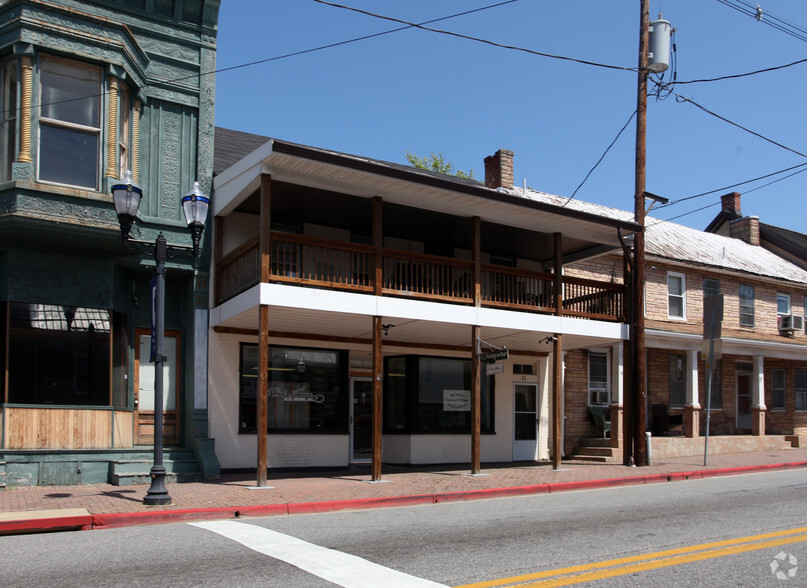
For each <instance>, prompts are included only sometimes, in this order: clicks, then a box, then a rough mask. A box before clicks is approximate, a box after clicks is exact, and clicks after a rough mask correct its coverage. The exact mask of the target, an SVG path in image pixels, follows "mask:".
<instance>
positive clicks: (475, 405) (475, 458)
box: [471, 325, 482, 474]
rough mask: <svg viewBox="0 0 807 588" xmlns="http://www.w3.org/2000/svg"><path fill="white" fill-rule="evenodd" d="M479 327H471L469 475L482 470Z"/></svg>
mask: <svg viewBox="0 0 807 588" xmlns="http://www.w3.org/2000/svg"><path fill="white" fill-rule="evenodd" d="M480 330H481V329H480V327H479V326H478V325H473V326H472V327H471V354H472V356H471V474H478V473H479V472H480V471H481V469H482V458H481V437H482V420H481V410H482V387H481V385H482V375H481V365H480V364H481V362H480V360H479V337H480Z"/></svg>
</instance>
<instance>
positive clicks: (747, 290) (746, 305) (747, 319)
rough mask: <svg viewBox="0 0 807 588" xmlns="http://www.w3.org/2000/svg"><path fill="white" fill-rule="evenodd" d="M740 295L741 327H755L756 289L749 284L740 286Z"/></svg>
mask: <svg viewBox="0 0 807 588" xmlns="http://www.w3.org/2000/svg"><path fill="white" fill-rule="evenodd" d="M738 293H739V296H740V326H741V327H753V326H754V287H753V286H749V285H748V284H740V286H739V289H738Z"/></svg>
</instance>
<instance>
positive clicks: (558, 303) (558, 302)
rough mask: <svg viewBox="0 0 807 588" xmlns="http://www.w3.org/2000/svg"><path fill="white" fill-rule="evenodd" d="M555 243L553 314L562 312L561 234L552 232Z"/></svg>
mask: <svg viewBox="0 0 807 588" xmlns="http://www.w3.org/2000/svg"><path fill="white" fill-rule="evenodd" d="M554 243H555V247H554V249H555V314H556V315H558V316H560V315H562V314H563V235H562V234H561V233H555V234H554Z"/></svg>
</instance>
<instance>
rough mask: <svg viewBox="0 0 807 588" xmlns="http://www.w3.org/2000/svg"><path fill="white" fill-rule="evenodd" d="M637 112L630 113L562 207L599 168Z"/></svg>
mask: <svg viewBox="0 0 807 588" xmlns="http://www.w3.org/2000/svg"><path fill="white" fill-rule="evenodd" d="M637 112H638V111H636V110H634V111H633V113H632V114H631V115H630V117H629V118H628V121H627V122H626V123H625V125H624V126H623V127H622V128H621V129H620V130H619V132H618V133H617V134H616V137H614V140H613V141H611V144H610V145H608V147H607V148H606V149H605V151H604V152H603V154H602V155H601V156H600V158H599V159H598V160H597V163H595V164H594V167H592V168H591V169H590V170H589V172H588V173H587V174H586V177H585V178H583V181H582V182H580V185H579V186H577V188H575V190H574V192H572V195H571V196H569V199H568V200H567V201H566V202H564V203H563V206H566V205H567V204H569V202H571V201H572V199H573V198H574V197H575V195H576V194H577V192H578V190H580V188H582V187H583V184H585V183H586V181H587V180H588V178H589V177H590V176H591V174H592V173H594V170H595V169H597V166H599V165H600V163H602V160H603V159H605V156H606V155H608V152H609V151H610V150H611V147H613V146H614V144H615V143H616V142H617V141H618V140H619V137H621V136H622V133H623V132H625V129H627V128H628V125H629V124H630V122H631V121H632V120H633V117H634V116H636V113H637Z"/></svg>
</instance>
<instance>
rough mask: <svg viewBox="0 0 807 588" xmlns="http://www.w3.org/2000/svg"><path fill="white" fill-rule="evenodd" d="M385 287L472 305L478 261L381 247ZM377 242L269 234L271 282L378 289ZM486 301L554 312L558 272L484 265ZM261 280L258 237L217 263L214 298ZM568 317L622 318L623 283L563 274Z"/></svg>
mask: <svg viewBox="0 0 807 588" xmlns="http://www.w3.org/2000/svg"><path fill="white" fill-rule="evenodd" d="M382 257H383V259H382V262H381V263H382V270H383V278H382V284H381V292H382V294H383V295H387V296H405V297H411V298H417V299H423V300H438V301H443V302H452V303H456V304H472V303H473V292H474V280H473V263H472V262H470V261H463V260H456V259H448V258H445V257H439V256H436V255H425V254H419V253H412V252H408V251H394V250H390V249H384V250H383V254H382ZM374 267H375V263H374V248H373V247H372V246H370V245H359V244H355V243H344V242H338V241H329V240H325V239H314V238H311V237H305V236H302V235H294V234H289V233H277V232H274V231H273V232H272V233H271V255H270V275H271V277H270V279H271V281H272V282H279V283H287V284H298V285H305V286H311V287H322V288H333V289H341V290H350V291H354V292H373V291H374V284H373V275H374V271H373V270H374ZM481 269H482V271H481V276H480V286H481V295H482V296H481V303H482V305H483V306H493V307H498V308H510V309H518V310H526V311H533V312H543V313H554V312H555V307H554V300H555V295H554V293H555V277H554V275H553V274H547V273H542V272H532V271H527V270H521V269H513V268H505V267H501V266H496V265H487V264H486V265H483V266H482V268H481ZM259 281H260V255H259V242H258V238H257V237H254V238H252V239H250V240H249V241H247V242H246V243H244V244H243V245H242V246H240V247H238V248H237V249H235V250H234V251H232V252H231V253H230V254H228V255H227V256H226V257H224V258H223V259H222V260H221V261H220V262H219V264H218V266H217V268H216V293H215V294H216V303H217V304H221V303H222V302H224V301H225V300H227V299H229V298H231V297H233V296H235V295H236V294H238V293H240V292H243V291H244V290H246V289H248V288H250V287H252V286H254V285H255V284H257V283H258V282H259ZM562 281H563V308H562V314H563V315H565V316H576V317H583V318H592V319H599V320H606V321H624V320H625V319H624V317H625V286H624V285H622V284H612V283H609V282H598V281H595V280H585V279H581V278H572V277H566V276H564V277H563V278H562Z"/></svg>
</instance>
